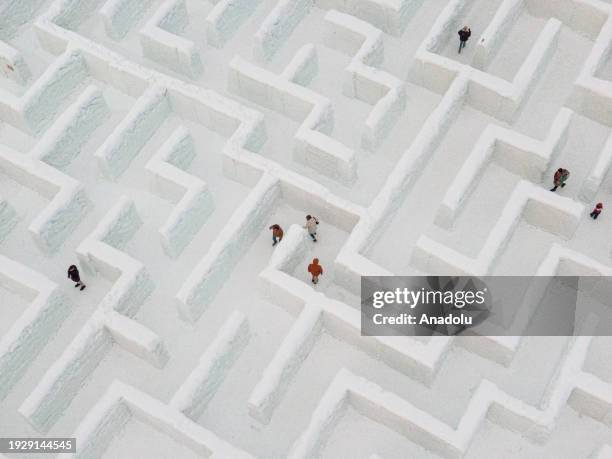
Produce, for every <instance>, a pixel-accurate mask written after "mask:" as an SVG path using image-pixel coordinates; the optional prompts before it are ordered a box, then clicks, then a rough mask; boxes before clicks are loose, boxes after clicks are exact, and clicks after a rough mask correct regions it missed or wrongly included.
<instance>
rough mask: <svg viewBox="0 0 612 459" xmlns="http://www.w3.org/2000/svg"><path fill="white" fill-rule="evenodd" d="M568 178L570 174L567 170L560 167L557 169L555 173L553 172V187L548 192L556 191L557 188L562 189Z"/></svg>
mask: <svg viewBox="0 0 612 459" xmlns="http://www.w3.org/2000/svg"><path fill="white" fill-rule="evenodd" d="M569 176H570V173H569V171H568V170H567V169H563V168H562V167H560V168H559V169H557V172H555V175H554V176H553V185H554V186H553V187H552V188H551V189H550V191H557V188H559V187H561V188H563V187H564V186H565V182H566V181H567V179H568V178H569Z"/></svg>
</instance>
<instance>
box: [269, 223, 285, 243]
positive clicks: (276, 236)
mask: <svg viewBox="0 0 612 459" xmlns="http://www.w3.org/2000/svg"><path fill="white" fill-rule="evenodd" d="M269 229H271V230H272V241H274V242H273V243H272V247H274V246H275V245H276V244H278V243H279V242H280V241H282V240H283V234H284V233H283V229H282V228H281V227H280V225H277V224H276V223H275V224H274V225H272V226H271V227H270V228H269Z"/></svg>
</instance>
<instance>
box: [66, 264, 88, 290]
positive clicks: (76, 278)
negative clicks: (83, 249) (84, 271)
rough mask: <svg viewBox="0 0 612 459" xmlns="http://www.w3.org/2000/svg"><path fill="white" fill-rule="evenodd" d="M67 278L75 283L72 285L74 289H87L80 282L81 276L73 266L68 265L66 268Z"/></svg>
mask: <svg viewBox="0 0 612 459" xmlns="http://www.w3.org/2000/svg"><path fill="white" fill-rule="evenodd" d="M68 277H69V278H70V280H72V282H76V284H75V285H74V286H75V288H76V287H81V290H85V287H87V286H86V285H85V284H84V283H83V281H82V280H81V275H80V274H79V270H78V268H77V267H76V266H75V265H70V267H69V268H68Z"/></svg>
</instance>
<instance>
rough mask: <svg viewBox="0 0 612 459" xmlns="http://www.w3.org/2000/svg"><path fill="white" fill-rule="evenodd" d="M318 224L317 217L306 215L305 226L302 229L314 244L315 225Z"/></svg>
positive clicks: (315, 239) (315, 238)
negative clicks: (306, 231) (304, 229)
mask: <svg viewBox="0 0 612 459" xmlns="http://www.w3.org/2000/svg"><path fill="white" fill-rule="evenodd" d="M318 224H319V220H317V217H313V216H312V215H306V224H305V225H304V228H306V229H307V230H308V234H309V235H310V237H311V238H312V240H313V241H314V242H317V225H318Z"/></svg>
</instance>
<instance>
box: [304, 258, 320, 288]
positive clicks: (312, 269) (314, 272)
mask: <svg viewBox="0 0 612 459" xmlns="http://www.w3.org/2000/svg"><path fill="white" fill-rule="evenodd" d="M308 272H309V273H310V275H311V276H312V283H313V284H316V283H318V282H319V276H321V275H323V267H322V266H321V265H320V264H319V259H318V258H313V259H312V263H310V264H309V265H308Z"/></svg>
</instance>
